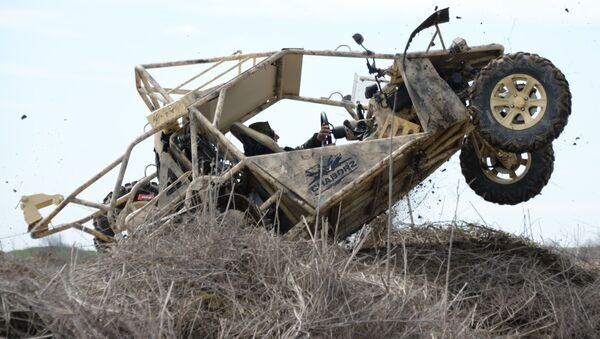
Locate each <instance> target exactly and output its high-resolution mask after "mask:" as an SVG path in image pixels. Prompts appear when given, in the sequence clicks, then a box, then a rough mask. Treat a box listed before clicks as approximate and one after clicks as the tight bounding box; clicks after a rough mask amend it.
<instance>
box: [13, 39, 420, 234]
mask: <svg viewBox="0 0 600 339" xmlns="http://www.w3.org/2000/svg"><path fill="white" fill-rule="evenodd" d="M422 54H423V53H422V52H421V53H410V54H409V55H408V57H419V56H421V55H422ZM429 54H431V53H429ZM305 55H306V56H328V57H343V58H365V57H367V54H366V53H363V52H353V51H350V52H345V51H331V50H321V51H318V50H304V49H283V50H281V51H274V52H262V53H250V54H242V53H241V51H236V52H235V53H233V54H232V55H228V56H223V57H215V58H208V59H191V60H182V61H174V62H163V63H151V64H143V65H138V66H136V67H135V83H136V88H137V91H138V93H139V94H140V96H141V98H142V100H143V101H144V103H145V104H146V106H147V107H148V109H149V110H150V111H152V112H153V114H152V115H150V116H149V120H150V117H152V116H154V117H156V116H160V115H161V114H163V113H164V112H166V111H168V110H170V109H172V108H176V110H175V111H176V112H175V114H174V115H171V116H169V117H168V119H167V121H162V120H161V121H160V122H159V123H158V124H155V125H153V126H152V127H151V129H150V130H148V131H146V132H145V133H143V134H141V135H139V136H138V137H137V138H135V139H134V140H133V141H132V142H131V143H130V144H129V145H128V146H127V148H126V150H125V152H124V154H123V155H121V156H119V157H118V158H117V159H115V160H114V161H113V162H111V163H110V164H109V165H107V166H106V167H105V168H103V169H102V170H101V171H100V172H98V173H97V174H96V175H94V176H93V177H92V178H90V179H89V180H87V181H86V182H85V183H83V184H82V185H80V186H79V187H77V188H76V189H75V190H74V191H73V192H71V193H70V194H69V195H68V196H66V197H64V198H63V197H62V196H59V195H56V196H49V195H46V194H35V195H31V196H24V197H23V198H21V207H22V209H23V210H24V213H25V216H26V220H27V222H28V224H29V232H30V233H31V236H32V238H36V239H37V238H42V237H46V236H49V235H52V234H55V233H58V232H61V231H64V230H67V229H70V228H74V229H78V230H80V231H83V232H85V233H88V234H91V235H93V236H95V237H98V238H100V239H102V240H104V241H112V239H111V238H110V237H107V236H106V235H104V234H103V233H101V232H98V231H97V230H95V229H93V228H91V227H88V226H85V225H84V224H85V223H86V222H89V221H90V220H92V219H94V218H97V217H99V216H100V215H102V214H104V213H107V214H108V216H109V218H108V219H109V222H111V224H112V227H113V228H114V229H115V231H118V230H120V229H121V228H122V227H119V226H120V225H118V224H117V225H114V224H113V220H114V216H115V214H116V206H118V205H121V204H123V203H125V204H126V205H125V208H124V209H123V211H128V207H129V206H130V205H131V203H132V202H133V197H134V196H135V195H136V193H137V191H138V190H139V188H140V187H143V185H145V184H147V183H149V182H150V181H151V180H153V179H155V178H156V177H157V173H156V172H155V173H153V174H151V175H148V176H145V177H143V178H141V179H140V180H139V181H138V182H137V184H136V185H134V187H133V188H132V190H131V191H130V192H129V193H127V194H125V195H123V196H121V197H117V195H116V194H113V196H112V199H111V201H110V203H108V204H100V203H96V202H93V201H88V200H84V199H81V198H78V195H79V194H80V193H81V192H83V191H84V190H85V189H87V188H88V187H90V186H92V185H93V184H94V183H95V182H97V181H98V180H99V179H100V178H102V177H104V176H105V175H106V174H107V173H109V172H110V171H112V170H113V169H114V168H116V167H117V166H119V165H120V170H119V174H118V176H117V180H116V182H115V186H114V190H113V192H117V191H118V190H119V188H120V187H121V186H122V184H123V178H124V176H125V172H126V169H127V166H128V164H129V159H130V156H131V153H132V151H133V149H134V148H135V146H137V145H138V144H140V143H141V142H142V141H144V140H146V139H148V138H149V137H151V136H154V135H156V134H157V133H160V132H161V131H162V130H163V129H164V128H165V127H166V125H168V123H173V121H174V120H175V119H177V118H181V117H184V116H186V117H187V118H188V119H189V121H190V128H191V136H192V139H196V136H197V132H198V127H199V126H200V127H201V128H202V129H205V130H208V131H211V132H213V133H214V134H213V135H216V136H217V140H214V141H215V142H217V143H218V144H219V146H221V147H222V148H223V149H225V150H226V151H227V154H228V156H229V157H230V158H232V159H231V160H234V161H236V162H238V163H237V164H236V165H235V166H233V167H232V168H230V169H229V170H228V171H227V173H224V174H223V175H222V176H221V179H222V180H227V179H229V178H231V177H232V176H233V175H234V174H235V173H237V172H239V171H240V170H242V169H244V168H245V167H246V166H247V165H248V164H247V163H245V162H244V161H243V160H244V159H245V158H246V156H245V155H244V154H243V153H242V152H240V151H239V150H238V149H237V147H236V146H235V145H234V144H233V143H231V142H230V141H229V140H228V139H227V138H225V136H224V135H223V133H222V131H224V129H223V128H222V127H220V128H217V126H219V122H220V120H221V118H222V115H221V114H222V110H223V103H224V100H225V96H226V94H227V90H228V89H229V88H230V87H232V86H234V85H235V84H236V83H239V82H240V81H243V80H244V79H245V78H248V77H250V76H252V75H253V74H254V73H256V72H258V71H259V70H261V68H263V67H264V66H266V65H269V64H277V63H279V65H278V72H277V75H276V88H275V93H274V95H273V97H272V98H271V99H270V100H267V102H266V103H265V104H263V105H260V106H258V107H256V108H255V109H253V110H252V111H250V112H249V113H248V114H246V116H245V117H244V118H243V119H242V120H241V121H246V120H248V119H250V118H251V117H253V116H255V115H256V114H258V113H260V112H261V111H263V110H265V109H267V108H268V107H270V106H271V105H273V104H274V103H276V102H277V101H279V100H281V99H290V100H297V101H303V102H310V103H316V104H323V105H330V106H337V107H343V108H345V109H346V110H347V111H348V112H349V114H350V115H351V116H352V117H353V118H356V114H355V113H354V111H353V109H354V108H355V104H354V103H352V102H350V101H347V100H340V101H338V100H331V99H324V98H312V97H305V96H300V95H294V94H285V93H284V92H283V88H282V86H281V85H282V83H283V81H282V78H283V75H284V73H283V72H282V71H281V68H282V66H281V64H282V62H281V61H282V60H283V59H284V57H286V56H300V58H301V57H302V56H305ZM399 56H400V55H398V54H396V55H394V54H372V55H368V57H369V58H375V59H387V60H393V59H395V58H398V57H399ZM247 63H251V64H252V67H250V68H249V69H247V70H245V71H244V70H243V67H244V66H245V64H247ZM231 64H233V65H231ZM190 65H207V67H206V68H205V69H204V70H202V71H201V72H199V73H198V74H196V75H194V76H192V77H190V78H189V79H187V80H185V81H184V82H182V83H181V84H179V85H177V86H175V87H173V88H163V87H162V86H161V85H160V84H159V83H158V82H157V81H156V80H155V79H154V77H153V76H152V75H151V74H150V73H149V71H148V70H150V69H158V68H170V67H178V66H190ZM219 66H227V68H226V70H224V71H222V72H220V73H219V74H218V75H216V76H213V77H212V78H210V79H208V80H207V81H205V82H203V83H202V84H201V85H199V86H197V87H195V88H194V89H185V88H184V86H186V85H189V84H190V83H193V82H194V81H197V80H199V79H201V77H202V76H206V75H208V74H209V72H210V71H215V70H217V68H218V67H219ZM235 71H237V76H236V77H235V78H233V79H232V80H230V81H228V82H225V83H222V84H219V85H217V86H213V87H211V88H209V89H205V88H206V87H207V86H209V85H214V84H215V82H216V81H217V80H219V79H221V78H223V77H224V76H226V75H230V74H231V73H232V72H235ZM298 75H300V74H298ZM174 96H179V98H174ZM214 99H217V106H216V110H215V114H214V116H213V117H212V121H211V120H208V119H207V117H206V116H205V115H203V114H202V112H201V111H200V110H199V107H201V106H202V105H204V104H206V103H207V102H209V101H211V100H214ZM171 113H172V110H171ZM150 123H151V125H152V121H151V122H150ZM228 127H229V126H227V129H228ZM227 129H225V131H226V130H227ZM194 142H195V140H192V143H194ZM190 174H191V176H192V180H193V181H192V184H191V185H190V186H189V189H188V192H189V191H191V190H192V189H194V188H197V186H198V183H199V181H198V180H197V179H198V178H199V177H200V170H199V168H198V154H197V152H196V149H195V148H194V147H192V171H191V173H189V172H185V173H184V174H183V175H182V176H180V177H179V178H178V182H180V181H182V180H184V179H185V178H187V177H189V175H190ZM277 194H281V193H280V192H277ZM160 195H161V194H159V195H157V196H156V197H155V198H154V199H152V200H151V201H148V202H147V203H146V204H145V205H144V206H143V207H142V208H141V209H139V210H137V211H135V212H133V213H132V214H137V213H139V212H140V211H141V210H143V209H145V208H147V206H149V205H151V204H154V203H156V201H157V199H159V198H160ZM188 196H189V193H188ZM71 203H73V204H77V205H82V206H86V207H91V208H96V209H97V211H95V212H93V213H91V214H89V215H87V216H85V217H82V218H80V219H77V220H74V221H71V222H67V223H63V224H60V225H57V226H52V227H50V225H51V222H52V220H53V219H54V218H55V217H56V216H57V215H58V214H59V213H60V212H61V211H62V210H63V209H64V208H65V207H66V206H67V205H69V204H71ZM269 203H272V200H271V201H270V202H269ZM51 204H54V205H57V206H56V207H55V208H54V209H53V210H52V211H51V212H50V213H49V214H48V215H46V216H45V217H43V218H42V216H41V214H40V213H39V211H38V210H39V209H40V208H43V207H47V206H49V205H51ZM171 205H172V204H169V206H171ZM263 205H264V204H263ZM265 207H266V206H261V209H264V208H265ZM307 207H308V206H307ZM164 209H165V208H163V210H164ZM130 217H133V215H132V216H130ZM128 219H129V218H128ZM119 220H121V221H123V220H124V218H123V217H121V218H120V219H119Z"/></svg>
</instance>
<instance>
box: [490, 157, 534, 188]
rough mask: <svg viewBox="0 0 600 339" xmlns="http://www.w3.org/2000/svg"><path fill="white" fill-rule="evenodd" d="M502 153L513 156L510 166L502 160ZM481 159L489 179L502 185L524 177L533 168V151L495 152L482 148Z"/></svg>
mask: <svg viewBox="0 0 600 339" xmlns="http://www.w3.org/2000/svg"><path fill="white" fill-rule="evenodd" d="M501 154H503V155H509V156H511V157H512V158H513V159H512V160H511V161H509V163H510V165H509V166H508V168H507V166H506V165H505V163H506V161H504V162H503V161H501V159H500V156H501ZM480 161H481V164H482V171H483V174H484V175H485V176H486V177H487V178H488V179H490V180H491V181H493V182H495V183H498V184H501V185H510V184H514V183H516V182H517V181H519V180H521V179H523V178H524V177H525V176H526V175H527V173H528V172H529V169H530V168H531V153H528V152H525V153H521V154H516V153H507V152H498V153H495V152H491V151H490V150H487V151H486V150H482V153H481V159H480Z"/></svg>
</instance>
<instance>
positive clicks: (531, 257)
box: [0, 214, 600, 338]
mask: <svg viewBox="0 0 600 339" xmlns="http://www.w3.org/2000/svg"><path fill="white" fill-rule="evenodd" d="M472 229H473V230H474V229H476V228H472ZM473 232H474V231H469V230H467V229H466V228H465V229H464V230H461V229H459V228H454V230H452V229H451V228H447V227H424V228H412V229H403V230H401V231H399V232H398V233H396V234H395V236H396V237H397V240H400V242H398V243H402V242H403V243H404V245H405V246H397V247H394V249H393V251H392V253H391V254H392V260H393V261H392V262H391V263H392V265H391V267H392V268H393V272H392V273H393V274H391V276H390V278H389V279H388V277H387V275H386V263H385V260H386V255H385V253H384V252H381V251H377V250H369V251H364V252H362V253H359V254H358V255H353V254H352V250H347V249H344V248H342V247H340V246H337V245H335V244H328V243H327V242H325V241H321V240H317V241H305V242H287V241H285V240H283V239H281V238H280V237H277V236H274V235H273V234H272V233H271V232H269V231H266V230H264V229H262V228H252V227H241V226H240V225H239V224H238V223H237V222H234V221H233V220H232V219H231V220H230V219H227V218H222V217H215V216H210V215H208V214H203V215H201V216H198V217H194V218H189V220H179V221H178V222H167V223H164V224H162V225H160V226H158V227H154V228H150V227H149V228H148V229H147V230H146V232H144V234H138V235H134V236H133V237H131V238H129V239H127V241H123V242H122V243H120V244H119V245H118V246H116V247H115V248H114V249H113V250H112V251H111V252H110V253H108V254H105V255H99V256H98V258H97V260H95V261H92V262H86V263H83V264H77V263H76V262H77V260H76V258H74V259H73V260H72V262H73V263H74V264H72V265H65V266H63V267H62V268H61V269H59V270H58V271H57V272H54V273H52V274H48V273H47V271H43V270H38V269H36V268H35V267H34V266H32V264H31V263H30V262H23V261H19V260H18V259H16V258H14V257H10V256H8V255H4V256H3V258H0V293H1V294H0V302H1V305H2V308H0V337H2V336H5V337H24V336H34V335H35V336H43V335H48V334H53V335H55V336H58V337H140V338H141V337H144V338H158V337H227V338H230V337H293V338H310V337H313V338H314V337H359V338H361V337H373V338H385V337H393V338H421V337H427V338H432V337H433V338H442V337H461V338H463V337H464V338H486V337H497V336H510V337H519V336H551V337H554V336H567V335H572V336H576V337H586V336H590V335H592V337H593V334H594V333H597V332H595V331H597V330H598V329H599V328H600V327H599V325H598V324H599V323H598V319H599V318H600V310H598V306H597V304H599V303H598V301H600V300H599V299H600V297H599V296H598V293H597V292H595V291H597V290H598V282H597V279H596V275H595V273H593V271H590V270H584V269H582V268H579V266H577V265H576V264H575V263H573V262H572V261H571V260H569V259H568V258H567V257H564V256H560V255H557V254H553V253H552V252H551V251H549V250H544V249H541V248H539V247H537V246H536V245H535V244H532V243H528V242H526V241H525V240H524V239H521V240H519V239H518V238H514V237H511V236H509V235H506V234H504V233H500V232H495V231H491V230H488V231H487V233H486V232H483V233H477V232H474V233H473ZM450 234H452V236H450ZM411 236H412V238H411ZM450 238H452V246H449V244H450ZM402 240H403V241H402ZM520 241H522V243H521V245H522V246H521V245H519V244H520V243H519V242H520ZM405 254H406V255H405ZM448 259H449V261H450V265H449V267H450V268H449V269H448Z"/></svg>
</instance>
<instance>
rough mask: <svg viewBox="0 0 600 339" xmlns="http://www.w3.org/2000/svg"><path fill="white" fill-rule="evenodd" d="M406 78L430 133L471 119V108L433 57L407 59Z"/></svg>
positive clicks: (408, 87)
mask: <svg viewBox="0 0 600 339" xmlns="http://www.w3.org/2000/svg"><path fill="white" fill-rule="evenodd" d="M402 79H403V80H404V83H405V84H406V89H407V90H408V95H409V96H410V99H411V100H412V102H413V105H414V107H415V110H416V112H417V116H418V117H419V120H420V121H421V125H422V126H423V129H424V131H425V132H426V133H430V132H431V133H434V134H437V133H438V132H442V131H444V130H446V129H448V128H450V127H451V126H453V125H455V124H457V123H464V122H465V121H467V120H468V119H469V115H468V113H467V108H466V107H465V105H464V104H463V103H462V101H461V100H460V99H459V98H458V96H456V94H455V93H454V91H453V90H452V88H450V85H448V83H446V82H445V81H444V80H443V79H442V78H441V77H440V76H439V74H438V73H437V71H436V70H435V68H434V67H433V64H432V63H431V61H429V59H421V58H420V59H406V61H405V64H404V71H403V72H402Z"/></svg>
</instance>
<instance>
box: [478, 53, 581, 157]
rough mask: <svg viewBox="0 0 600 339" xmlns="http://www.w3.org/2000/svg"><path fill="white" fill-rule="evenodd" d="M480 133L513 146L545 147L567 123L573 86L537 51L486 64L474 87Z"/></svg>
mask: <svg viewBox="0 0 600 339" xmlns="http://www.w3.org/2000/svg"><path fill="white" fill-rule="evenodd" d="M470 110H471V115H472V116H473V121H474V122H475V124H476V125H477V131H478V133H479V134H480V135H481V136H482V137H483V138H484V139H486V140H487V141H488V142H489V143H490V145H492V146H493V147H495V148H497V149H501V150H505V151H508V152H514V153H519V152H530V151H535V150H539V149H542V148H543V147H545V146H546V145H547V144H549V143H550V142H552V140H554V139H555V138H557V137H558V136H559V134H560V133H561V132H562V130H563V129H564V127H565V125H566V124H567V120H568V117H569V115H570V114H571V92H570V91H569V83H568V82H567V80H566V79H565V76H564V75H563V74H562V72H561V71H560V70H559V69H558V68H556V67H555V66H554V65H553V64H552V63H551V62H550V61H549V60H548V59H545V58H543V57H540V56H539V55H535V54H528V53H522V52H520V53H515V54H507V55H504V56H501V57H499V58H496V59H495V60H492V61H491V62H490V63H489V64H488V65H487V66H485V67H484V68H483V69H482V70H481V72H480V73H479V75H478V77H477V78H476V79H475V83H474V85H473V87H472V90H471V95H470Z"/></svg>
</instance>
